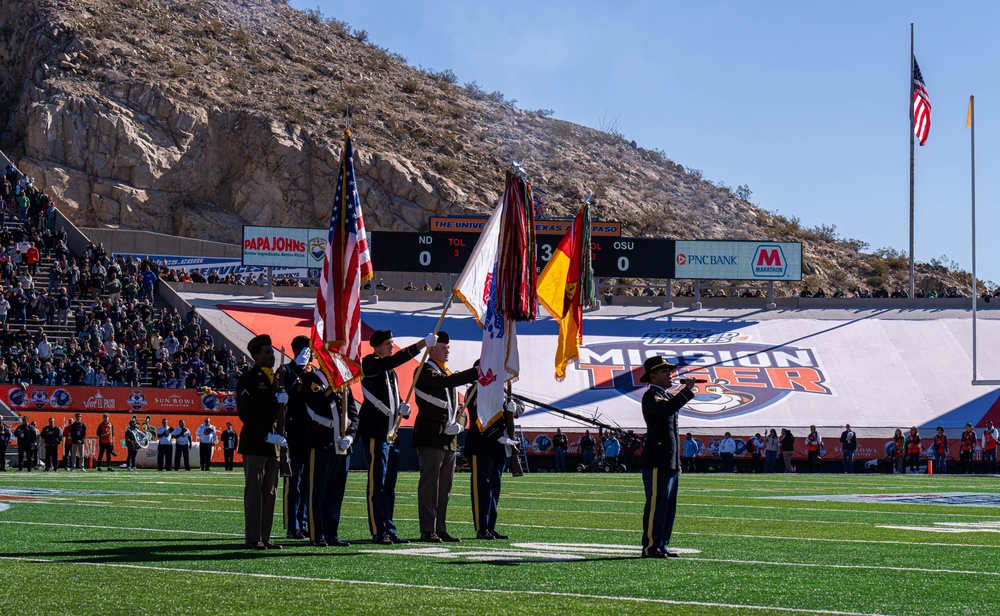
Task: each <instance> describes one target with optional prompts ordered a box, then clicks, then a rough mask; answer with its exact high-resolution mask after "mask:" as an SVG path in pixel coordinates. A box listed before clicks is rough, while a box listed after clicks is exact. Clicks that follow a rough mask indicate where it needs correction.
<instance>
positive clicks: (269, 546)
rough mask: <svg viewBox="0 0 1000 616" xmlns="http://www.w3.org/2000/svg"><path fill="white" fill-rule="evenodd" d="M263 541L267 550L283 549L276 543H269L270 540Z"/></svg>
mask: <svg viewBox="0 0 1000 616" xmlns="http://www.w3.org/2000/svg"><path fill="white" fill-rule="evenodd" d="M263 543H264V547H265V548H267V549H269V550H283V549H284V548H283V547H281V546H280V545H278V544H277V543H271V542H270V541H265V542H263Z"/></svg>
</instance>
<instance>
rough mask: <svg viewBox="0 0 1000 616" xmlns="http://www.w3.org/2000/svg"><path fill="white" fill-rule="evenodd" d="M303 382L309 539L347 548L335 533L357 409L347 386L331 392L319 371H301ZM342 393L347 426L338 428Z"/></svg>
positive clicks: (353, 436)
mask: <svg viewBox="0 0 1000 616" xmlns="http://www.w3.org/2000/svg"><path fill="white" fill-rule="evenodd" d="M306 368H308V366H306ZM302 381H303V390H304V393H305V396H304V397H305V409H306V413H307V415H308V418H309V420H310V424H309V430H308V445H309V463H308V465H307V467H308V473H309V474H308V482H307V488H308V494H309V508H308V509H309V540H310V543H311V544H312V545H314V546H317V547H327V546H331V545H332V546H336V547H347V546H349V545H351V544H350V543H348V542H347V541H343V540H341V539H340V537H339V536H338V532H339V526H340V509H341V506H342V505H343V504H344V489H345V488H346V486H347V471H348V469H349V468H350V463H351V445H353V444H354V438H355V436H356V434H357V429H358V409H357V406H355V403H354V396H353V395H352V394H351V390H350V388H346V389H344V390H343V391H341V392H337V391H334V390H333V389H332V388H331V387H329V385H328V383H327V380H326V377H325V376H324V375H323V374H322V373H320V372H316V371H313V370H308V369H307V370H304V371H303V373H302ZM344 396H347V426H346V428H345V429H343V430H341V421H342V418H343V415H342V412H343V404H344Z"/></svg>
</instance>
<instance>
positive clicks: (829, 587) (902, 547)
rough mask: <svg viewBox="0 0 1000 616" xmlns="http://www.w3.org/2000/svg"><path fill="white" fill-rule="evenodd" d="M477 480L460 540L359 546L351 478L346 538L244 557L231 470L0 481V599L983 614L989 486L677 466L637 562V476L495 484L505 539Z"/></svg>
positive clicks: (363, 532)
mask: <svg viewBox="0 0 1000 616" xmlns="http://www.w3.org/2000/svg"><path fill="white" fill-rule="evenodd" d="M468 479H469V476H468V474H459V475H458V476H457V477H456V489H455V491H454V493H453V494H452V499H451V506H450V508H449V530H450V531H451V532H452V534H455V535H457V536H460V537H462V538H463V539H464V541H463V542H462V543H460V544H420V543H413V544H411V545H402V546H376V545H372V544H370V543H369V539H370V536H369V534H368V530H367V523H366V509H365V501H364V488H365V475H364V474H362V473H356V472H352V473H351V476H350V480H349V484H348V493H347V498H346V501H345V506H344V515H345V519H344V520H343V521H342V523H341V532H340V536H341V538H343V539H347V540H350V541H354V540H357V541H356V542H355V543H354V544H353V545H352V546H351V547H349V548H332V547H331V548H314V547H310V546H309V545H308V544H307V543H306V542H304V541H294V540H285V539H283V535H284V532H283V531H281V533H280V535H279V536H281V537H282V538H281V539H276V541H278V542H280V543H283V544H284V545H285V549H284V550H281V551H274V550H269V551H267V552H252V551H248V550H246V549H244V548H243V536H242V497H241V495H242V475H241V474H240V473H239V472H235V473H225V472H219V471H213V472H211V473H201V472H198V471H192V472H180V473H157V472H156V471H148V470H147V471H140V472H139V473H126V472H117V473H114V474H108V473H96V472H93V471H90V472H87V473H86V474H80V473H72V474H70V473H65V472H61V473H59V474H57V475H53V474H48V473H38V472H34V473H31V474H28V473H17V472H13V473H11V472H8V473H5V474H0V572H2V575H0V604H2V605H3V606H4V607H3V610H4V612H5V613H10V614H36V613H38V614H54V613H69V612H73V613H93V614H102V613H104V614H106V613H113V614H117V613H135V614H172V615H176V614H183V613H224V614H232V613H261V614H271V613H273V614H325V613H355V614H375V613H379V612H384V613H392V614H411V613H415V614H452V613H454V614H567V613H576V614H604V613H614V614H633V613H639V614H645V613H651V614H653V613H655V614H663V613H678V614H744V613H745V614H751V613H752V614H761V613H774V612H779V611H780V612H781V613H802V614H846V613H851V614H854V613H858V614H949V615H952V614H977V615H982V614H988V613H994V612H993V609H992V608H991V607H990V606H991V605H992V604H993V603H995V599H993V598H991V597H992V595H993V594H994V592H993V591H992V589H993V588H994V587H995V585H996V583H997V582H1000V565H998V561H1000V551H998V550H997V548H998V547H1000V535H998V534H997V533H998V532H1000V494H997V493H1000V484H998V483H997V482H998V480H997V479H996V478H993V477H964V476H950V477H949V476H940V475H936V476H925V475H907V476H885V475H854V476H845V475H812V476H810V475H770V476H760V475H756V476H755V475H729V476H721V475H686V476H683V477H681V481H680V485H681V492H680V495H681V496H680V505H679V514H678V518H677V523H676V526H675V533H674V539H673V542H672V547H675V548H677V549H678V550H680V551H681V552H682V555H681V558H678V559H664V560H654V559H640V558H638V555H639V548H638V544H639V538H640V533H639V530H638V529H639V527H640V523H641V510H642V502H643V496H642V485H641V481H640V478H639V476H638V475H637V474H613V475H596V474H564V475H556V474H530V475H526V476H524V477H520V478H516V479H515V478H512V477H510V476H509V475H508V476H506V477H505V484H504V492H503V495H502V499H501V506H500V509H501V511H500V524H499V525H498V530H499V531H500V532H503V533H505V534H508V535H510V536H511V539H510V540H509V541H476V540H474V539H472V537H474V535H475V533H474V531H473V527H472V523H471V518H470V505H469V485H468ZM416 482H417V476H416V474H415V473H404V474H402V475H401V476H400V481H399V488H398V495H399V496H398V499H397V507H396V518H397V525H398V526H399V529H400V535H401V536H403V537H407V538H411V539H412V538H415V536H416V535H417V522H416V496H415V492H416ZM852 495H861V496H860V497H852ZM903 495H911V496H912V498H904V497H903ZM935 495H938V496H937V500H939V501H941V502H940V503H935V502H931V499H932V498H933V497H934V496H935ZM789 497H792V498H789ZM826 497H834V498H839V499H840V500H830V499H826V500H823V499H824V498H826ZM961 502H966V503H969V502H982V503H983V504H984V506H961V505H959V504H957V503H961ZM914 503H915V504H914ZM279 519H280V516H279ZM275 534H276V535H278V533H277V532H276V533H275ZM8 610H10V611H8ZM126 610H128V611H127V612H126Z"/></svg>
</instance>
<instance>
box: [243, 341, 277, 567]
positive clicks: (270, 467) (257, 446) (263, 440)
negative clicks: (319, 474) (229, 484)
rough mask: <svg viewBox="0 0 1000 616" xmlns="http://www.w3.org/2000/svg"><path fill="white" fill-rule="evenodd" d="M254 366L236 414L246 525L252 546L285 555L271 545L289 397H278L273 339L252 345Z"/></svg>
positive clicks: (245, 375) (246, 374)
mask: <svg viewBox="0 0 1000 616" xmlns="http://www.w3.org/2000/svg"><path fill="white" fill-rule="evenodd" d="M247 350H248V351H250V356H251V357H252V358H253V361H254V365H253V366H252V367H250V368H249V369H248V370H246V371H245V372H244V373H243V374H241V375H240V378H239V380H238V381H237V382H236V413H237V414H238V415H239V417H240V419H241V420H242V421H243V430H242V431H241V432H240V445H239V452H240V454H241V455H242V456H243V477H244V487H243V522H244V539H245V540H246V546H247V547H248V548H251V549H255V550H268V549H270V550H280V549H281V546H280V545H277V544H274V543H271V526H272V524H273V523H274V501H275V500H276V498H277V494H278V447H287V446H288V442H287V441H285V437H283V436H281V435H280V434H278V433H277V422H278V410H279V409H278V405H279V404H284V403H287V402H288V394H285V393H279V392H278V384H277V383H275V378H274V348H273V347H272V346H271V337H270V336H268V335H267V334H261V335H259V336H255V337H254V338H253V339H252V340H250V344H248V345H247Z"/></svg>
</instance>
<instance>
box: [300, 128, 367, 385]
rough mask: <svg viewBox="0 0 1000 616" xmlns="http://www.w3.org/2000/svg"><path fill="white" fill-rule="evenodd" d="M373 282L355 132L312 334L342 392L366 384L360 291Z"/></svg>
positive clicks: (317, 353) (340, 180)
mask: <svg viewBox="0 0 1000 616" xmlns="http://www.w3.org/2000/svg"><path fill="white" fill-rule="evenodd" d="M371 277H372V263H371V254H370V253H369V251H368V237H367V236H366V234H365V223H364V220H363V218H362V217H361V200H360V198H359V197H358V188H357V184H356V183H355V180H354V148H353V146H352V144H351V131H349V130H345V131H344V151H343V154H342V158H341V161H340V173H339V175H338V176H337V192H336V195H335V197H334V199H333V210H332V212H331V213H330V232H329V235H328V236H327V240H326V255H325V256H324V258H323V272H322V274H321V275H320V281H319V291H318V292H317V293H316V309H315V311H314V313H313V326H312V330H311V332H310V341H311V342H312V348H313V357H314V358H315V359H316V360H317V361H318V362H319V365H320V368H322V370H323V373H324V374H325V375H326V376H327V378H328V379H329V380H330V384H331V385H333V387H334V388H337V389H340V388H343V387H346V386H347V385H350V384H351V383H353V382H354V381H357V380H359V379H360V378H361V285H362V284H364V283H365V282H366V281H368V280H371Z"/></svg>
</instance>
